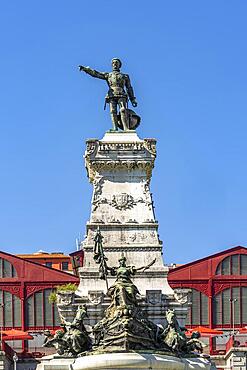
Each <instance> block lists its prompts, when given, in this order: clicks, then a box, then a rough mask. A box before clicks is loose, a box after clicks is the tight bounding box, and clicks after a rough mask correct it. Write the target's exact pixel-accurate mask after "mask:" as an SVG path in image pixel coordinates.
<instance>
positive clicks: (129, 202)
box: [111, 193, 135, 210]
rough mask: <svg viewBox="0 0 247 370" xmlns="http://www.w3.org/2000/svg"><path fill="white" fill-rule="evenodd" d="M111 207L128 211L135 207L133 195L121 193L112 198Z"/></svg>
mask: <svg viewBox="0 0 247 370" xmlns="http://www.w3.org/2000/svg"><path fill="white" fill-rule="evenodd" d="M111 205H112V206H113V207H115V208H116V209H120V210H121V209H128V208H132V207H133V206H134V205H135V201H134V198H133V197H132V195H130V194H127V193H120V194H116V195H113V196H112V201H111Z"/></svg>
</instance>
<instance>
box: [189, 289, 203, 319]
mask: <svg viewBox="0 0 247 370" xmlns="http://www.w3.org/2000/svg"><path fill="white" fill-rule="evenodd" d="M191 291H192V297H191V300H192V305H191V306H190V307H189V311H188V314H187V319H186V325H188V326H192V325H195V326H198V325H208V297H207V296H206V295H205V294H203V293H201V292H199V291H198V290H196V289H191Z"/></svg>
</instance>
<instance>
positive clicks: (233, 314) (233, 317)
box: [229, 298, 238, 337]
mask: <svg viewBox="0 0 247 370" xmlns="http://www.w3.org/2000/svg"><path fill="white" fill-rule="evenodd" d="M237 300H238V299H237V298H230V299H229V301H230V302H231V311H232V336H233V337H234V334H235V303H236V302H237Z"/></svg>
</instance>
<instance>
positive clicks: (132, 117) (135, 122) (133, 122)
mask: <svg viewBox="0 0 247 370" xmlns="http://www.w3.org/2000/svg"><path fill="white" fill-rule="evenodd" d="M127 112H128V115H129V130H135V129H136V128H137V127H138V126H139V124H140V122H141V117H140V116H138V115H137V114H136V113H135V112H134V111H133V110H132V109H127ZM117 117H118V127H119V128H121V130H123V129H124V128H123V124H122V121H121V116H120V114H118V116H117Z"/></svg>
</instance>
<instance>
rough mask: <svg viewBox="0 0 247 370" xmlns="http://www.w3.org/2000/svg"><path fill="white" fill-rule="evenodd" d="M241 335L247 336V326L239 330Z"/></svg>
mask: <svg viewBox="0 0 247 370" xmlns="http://www.w3.org/2000/svg"><path fill="white" fill-rule="evenodd" d="M239 334H247V326H245V327H243V328H240V329H239Z"/></svg>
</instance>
